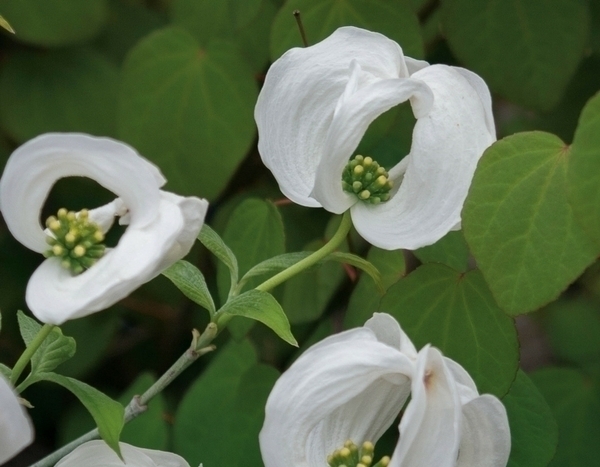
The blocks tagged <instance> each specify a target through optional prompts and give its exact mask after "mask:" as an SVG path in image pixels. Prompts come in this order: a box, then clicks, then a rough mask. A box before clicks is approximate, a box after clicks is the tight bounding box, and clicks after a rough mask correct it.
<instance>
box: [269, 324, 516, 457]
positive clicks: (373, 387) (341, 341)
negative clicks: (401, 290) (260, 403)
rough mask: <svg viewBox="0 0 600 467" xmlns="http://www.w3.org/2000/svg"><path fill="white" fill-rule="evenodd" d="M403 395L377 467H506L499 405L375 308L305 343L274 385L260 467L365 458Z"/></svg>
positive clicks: (507, 450)
mask: <svg viewBox="0 0 600 467" xmlns="http://www.w3.org/2000/svg"><path fill="white" fill-rule="evenodd" d="M409 394H410V395H411V400H410V402H409V403H408V405H407V406H406V409H405V412H404V414H403V416H402V419H401V421H400V427H399V430H400V439H399V441H398V443H397V445H396V448H395V450H394V452H393V454H392V456H391V458H389V457H384V458H383V459H382V460H381V461H380V462H379V463H378V464H375V465H378V466H391V467H423V466H430V465H431V466H433V465H435V466H436V467H470V466H478V467H504V466H506V463H507V461H508V455H509V453H510V431H509V427H508V419H507V416H506V410H505V409H504V406H503V405H502V403H501V402H500V401H499V400H498V399H496V398H495V397H493V396H490V395H482V396H480V395H479V394H478V392H477V389H476V387H475V384H474V383H473V380H472V379H471V377H470V376H469V375H468V374H467V372H466V371H465V370H464V369H463V368H462V367H461V366H460V365H459V364H458V363H456V362H454V361H452V360H450V359H448V358H445V357H443V356H442V354H441V353H440V352H439V351H438V350H437V349H435V348H432V347H430V346H426V347H424V348H423V349H422V350H421V351H420V352H419V353H418V354H417V352H416V351H415V348H414V346H413V345H412V343H411V342H410V340H409V339H408V337H407V336H406V335H405V334H404V332H403V331H402V329H401V328H400V326H399V325H398V323H397V322H396V321H395V320H394V319H393V318H392V317H391V316H390V315H387V314H380V313H376V314H375V315H374V316H373V318H371V319H370V320H369V321H367V323H366V324H365V326H364V327H363V328H358V329H352V330H349V331H346V332H343V333H340V334H337V335H334V336H332V337H329V338H328V339H325V340H323V341H322V342H320V343H318V344H316V345H314V346H313V347H311V348H309V349H308V350H307V351H306V352H305V353H304V354H303V355H302V356H300V358H298V360H296V362H294V363H293V364H292V366H291V367H290V368H289V369H288V370H287V371H286V372H285V373H283V375H282V376H281V377H280V378H279V380H278V381H277V382H276V384H275V386H274V388H273V390H272V392H271V394H270V395H269V399H268V400H267V405H266V409H265V422H264V426H263V428H262V431H261V433H260V447H261V452H262V456H263V461H264V463H265V467H325V466H327V465H328V464H329V465H341V464H344V465H346V466H347V467H356V466H357V465H359V464H363V465H370V462H372V461H373V458H372V455H373V443H375V442H377V440H378V439H379V437H380V436H381V435H382V434H383V433H384V432H385V430H386V429H387V428H388V427H389V426H390V425H391V424H392V423H393V421H394V419H395V418H396V416H397V415H398V414H399V413H400V411H401V409H402V407H403V406H404V404H405V402H406V399H407V397H408V395H409ZM365 456H366V457H367V459H366V461H368V462H366V461H365V460H364V459H363V458H364V457H365ZM365 462H366V463H365Z"/></svg>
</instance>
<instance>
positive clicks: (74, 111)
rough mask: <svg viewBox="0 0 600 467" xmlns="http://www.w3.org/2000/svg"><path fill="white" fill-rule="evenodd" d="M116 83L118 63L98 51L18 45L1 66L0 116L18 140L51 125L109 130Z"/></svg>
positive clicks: (57, 128)
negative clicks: (34, 48)
mask: <svg viewBox="0 0 600 467" xmlns="http://www.w3.org/2000/svg"><path fill="white" fill-rule="evenodd" d="M40 70H43V73H40ZM67 83H68V84H67ZM118 87H119V74H118V70H117V68H116V67H115V65H113V64H112V63H110V62H108V61H107V60H106V59H105V58H104V57H102V56H101V55H99V54H98V53H97V52H93V51H91V50H86V49H61V50H57V51H51V52H48V51H47V52H44V53H40V52H33V51H26V50H23V51H21V53H18V54H14V55H12V56H10V57H9V59H8V60H7V62H6V63H5V64H4V65H3V67H2V72H1V74H0V100H1V101H2V106H1V107H0V120H1V121H2V125H3V127H4V128H5V129H6V131H7V132H8V133H9V134H10V135H11V136H12V137H13V138H14V139H16V140H17V141H21V142H22V141H26V140H28V139H30V138H33V137H34V136H37V135H39V134H41V133H46V132H50V131H64V132H69V131H78V132H83V133H90V134H95V135H101V136H114V135H115V133H116V128H115V116H116V112H117V89H118Z"/></svg>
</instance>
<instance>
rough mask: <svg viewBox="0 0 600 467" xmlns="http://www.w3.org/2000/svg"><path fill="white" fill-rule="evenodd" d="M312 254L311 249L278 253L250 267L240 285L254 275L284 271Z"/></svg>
mask: <svg viewBox="0 0 600 467" xmlns="http://www.w3.org/2000/svg"><path fill="white" fill-rule="evenodd" d="M310 255H311V252H310V251H297V252H294V253H284V254H282V255H277V256H274V257H272V258H269V259H266V260H264V261H261V262H260V263H258V264H257V265H256V266H253V267H251V268H250V270H249V271H248V272H247V273H246V274H244V277H242V279H241V280H240V282H239V284H238V287H239V288H240V289H241V287H242V286H243V285H244V284H246V282H247V281H248V279H251V278H253V277H259V276H263V275H265V274H273V273H276V272H279V271H283V270H284V269H287V268H289V267H290V266H293V265H294V264H296V263H297V262H298V261H301V260H303V259H304V258H306V257H308V256H310Z"/></svg>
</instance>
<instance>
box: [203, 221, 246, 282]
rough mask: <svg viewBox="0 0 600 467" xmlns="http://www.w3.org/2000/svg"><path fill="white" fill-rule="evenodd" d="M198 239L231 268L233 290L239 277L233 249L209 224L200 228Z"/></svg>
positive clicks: (230, 275) (230, 276)
mask: <svg viewBox="0 0 600 467" xmlns="http://www.w3.org/2000/svg"><path fill="white" fill-rule="evenodd" d="M198 240H200V243H202V245H204V246H205V247H206V249H208V251H210V252H211V253H212V254H213V255H215V256H216V257H217V258H218V259H219V261H221V262H222V263H223V264H224V265H225V266H227V269H229V281H230V283H231V285H230V289H229V290H230V291H232V290H233V288H234V287H235V286H236V285H237V283H238V277H239V268H238V262H237V259H236V257H235V255H234V254H233V251H231V249H230V248H229V247H228V246H227V245H226V244H225V242H224V241H223V240H222V239H221V237H219V234H218V233H217V232H215V231H214V230H213V229H212V228H211V227H210V226H209V225H208V224H204V225H203V226H202V230H200V234H199V235H198Z"/></svg>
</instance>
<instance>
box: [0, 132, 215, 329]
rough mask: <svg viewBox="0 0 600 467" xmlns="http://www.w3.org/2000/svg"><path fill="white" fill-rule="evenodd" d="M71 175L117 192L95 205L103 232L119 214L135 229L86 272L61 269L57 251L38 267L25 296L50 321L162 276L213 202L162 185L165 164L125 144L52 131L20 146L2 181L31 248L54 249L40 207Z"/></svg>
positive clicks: (12, 216)
mask: <svg viewBox="0 0 600 467" xmlns="http://www.w3.org/2000/svg"><path fill="white" fill-rule="evenodd" d="M71 176H80V177H88V178H91V179H93V180H95V181H96V182H98V183H99V184H100V185H102V186H103V187H105V188H107V189H108V190H110V191H112V192H113V193H115V194H116V195H117V196H118V198H117V199H115V200H114V201H113V202H111V203H109V204H107V205H105V206H102V207H100V208H97V209H93V210H91V211H89V216H88V217H89V220H90V221H92V222H94V223H95V224H96V225H97V226H98V228H99V229H100V230H101V231H102V233H105V232H106V231H107V230H108V229H109V228H110V227H111V226H112V223H113V221H114V218H115V216H121V219H120V222H121V223H122V224H128V227H127V229H126V231H125V233H124V234H123V235H122V237H121V239H120V240H119V242H118V244H117V245H116V247H115V248H113V249H107V250H106V253H105V254H104V255H103V256H102V257H101V258H99V259H98V260H97V262H96V263H95V264H94V265H93V266H91V267H90V268H89V269H87V270H86V271H85V272H83V273H81V274H78V275H74V274H73V273H72V272H71V271H69V270H67V269H65V268H63V267H61V261H60V259H59V258H57V257H52V258H48V259H46V260H45V261H44V262H43V263H42V264H41V265H40V267H39V268H38V269H37V270H36V271H35V272H34V273H33V275H32V276H31V279H30V280H29V283H28V284H27V291H26V301H27V304H28V306H29V308H30V309H31V311H32V312H33V314H34V315H35V316H36V317H37V318H38V319H40V320H41V321H42V322H45V323H52V324H62V323H63V322H64V321H66V320H69V319H73V318H78V317H81V316H86V315H88V314H90V313H93V312H96V311H99V310H102V309H105V308H107V307H109V306H110V305H112V304H114V303H116V302H117V301H119V300H121V299H122V298H124V297H126V296H127V295H129V294H130V293H131V292H132V291H133V290H135V289H136V288H138V287H139V286H140V285H142V284H144V283H145V282H147V281H149V280H150V279H152V278H154V277H155V276H157V275H158V274H159V273H160V272H161V271H162V270H163V269H165V268H166V267H168V266H170V265H171V264H173V263H174V262H175V261H177V260H178V259H180V258H182V257H183V256H185V255H186V254H187V253H188V252H189V250H190V248H191V247H192V245H193V242H194V240H195V239H196V237H197V235H198V232H199V231H200V229H201V227H202V224H203V222H204V216H205V214H206V210H207V208H208V202H207V201H206V200H202V199H199V198H195V197H187V198H184V197H181V196H178V195H175V194H173V193H168V192H165V191H162V190H160V187H161V186H162V185H164V183H165V181H166V180H165V178H164V177H163V176H162V174H161V173H160V171H159V170H158V168H157V167H156V166H154V165H153V164H152V163H150V162H149V161H148V160H146V159H144V158H143V157H142V156H140V155H139V154H138V153H137V152H136V151H135V150H134V149H133V148H131V147H130V146H128V145H126V144H124V143H121V142H119V141H115V140H112V139H109V138H96V137H92V136H89V135H84V134H58V133H56V134H53V133H49V134H45V135H42V136H39V137H37V138H35V139H33V140H31V141H29V142H27V143H25V144H24V145H22V146H21V147H19V148H18V149H17V150H16V151H15V152H14V153H13V154H12V155H11V157H10V159H9V160H8V163H7V164H6V168H5V169H4V173H3V175H2V179H0V210H1V211H2V214H3V216H4V220H5V221H6V225H7V226H8V228H9V230H10V231H11V233H12V234H13V235H14V236H15V238H16V239H17V240H19V241H20V242H21V243H22V244H23V245H25V246H26V247H28V248H30V249H31V250H34V251H37V252H39V253H43V252H45V251H47V250H48V249H49V248H50V247H49V245H48V243H47V239H48V236H49V234H51V232H50V231H49V230H46V231H45V230H44V229H43V228H42V226H41V225H40V212H41V209H42V207H43V205H44V202H45V200H46V198H47V196H48V193H49V192H50V189H51V188H52V186H53V185H54V183H55V182H56V181H57V180H58V179H60V178H63V177H71ZM102 236H103V235H100V237H102ZM94 261H95V260H94Z"/></svg>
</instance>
